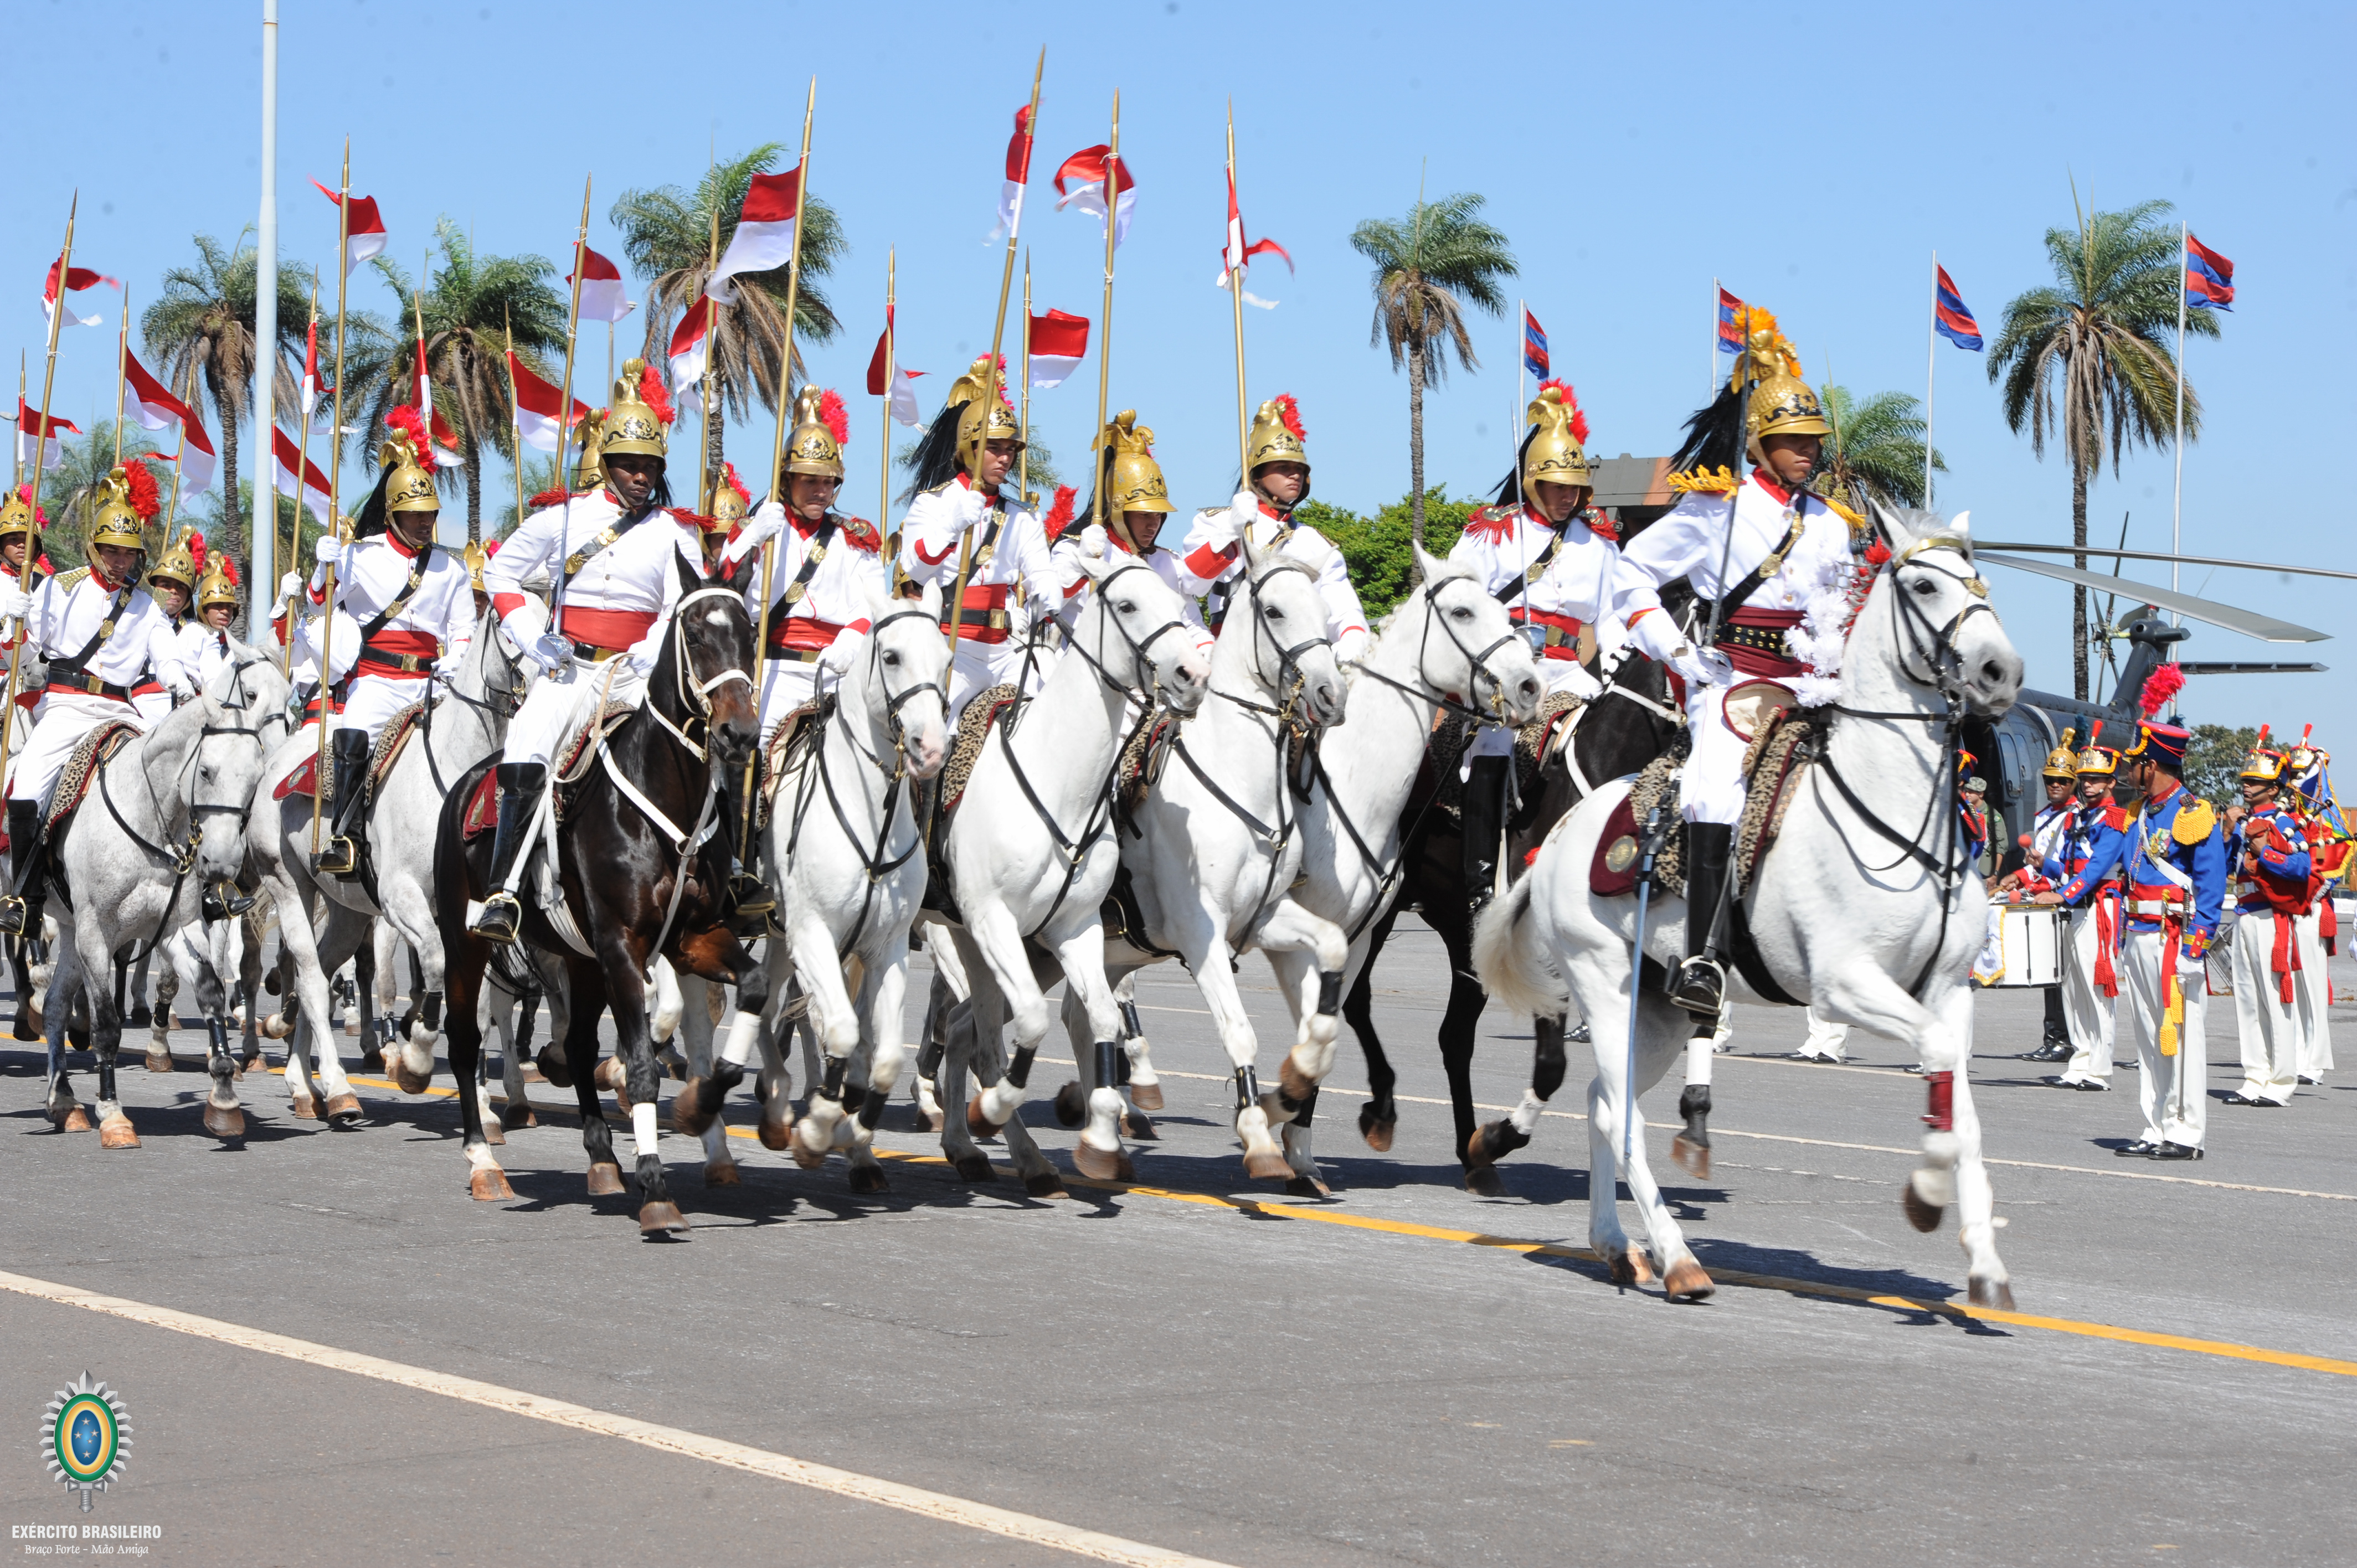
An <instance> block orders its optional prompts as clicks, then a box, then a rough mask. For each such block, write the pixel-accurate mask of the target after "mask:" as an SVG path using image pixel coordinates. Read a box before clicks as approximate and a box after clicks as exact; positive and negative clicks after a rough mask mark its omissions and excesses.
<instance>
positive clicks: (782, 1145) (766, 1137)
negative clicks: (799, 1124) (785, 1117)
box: [761, 1116, 794, 1154]
mask: <svg viewBox="0 0 2357 1568" xmlns="http://www.w3.org/2000/svg"><path fill="white" fill-rule="evenodd" d="M793 1146H794V1124H793V1123H792V1122H772V1121H770V1119H769V1118H768V1117H767V1116H764V1117H762V1118H761V1147H763V1148H765V1149H770V1150H774V1151H776V1152H777V1153H780V1154H783V1153H784V1152H785V1151H786V1150H788V1149H791V1148H792V1147H793Z"/></svg>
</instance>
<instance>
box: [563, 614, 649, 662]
mask: <svg viewBox="0 0 2357 1568" xmlns="http://www.w3.org/2000/svg"><path fill="white" fill-rule="evenodd" d="M654 624H655V613H654V611H652V610H599V609H591V608H590V607H587V605H578V606H576V605H567V606H565V623H564V632H565V636H566V637H568V638H570V639H573V640H574V641H575V642H578V643H583V644H586V645H587V646H588V647H591V648H610V649H613V650H616V651H618V652H619V651H620V650H625V649H630V648H634V647H636V646H637V645H638V643H639V640H640V639H641V638H643V637H645V636H646V635H647V633H648V632H649V631H651V630H652V629H653V628H654Z"/></svg>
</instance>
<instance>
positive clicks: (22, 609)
mask: <svg viewBox="0 0 2357 1568" xmlns="http://www.w3.org/2000/svg"><path fill="white" fill-rule="evenodd" d="M32 607H33V596H32V595H30V594H28V593H27V592H25V590H24V589H22V588H20V587H18V586H16V584H14V583H10V582H6V581H5V580H0V620H22V619H24V618H25V614H26V612H27V610H30V609H31V608H32Z"/></svg>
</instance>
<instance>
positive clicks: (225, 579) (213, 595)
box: [197, 551, 238, 615]
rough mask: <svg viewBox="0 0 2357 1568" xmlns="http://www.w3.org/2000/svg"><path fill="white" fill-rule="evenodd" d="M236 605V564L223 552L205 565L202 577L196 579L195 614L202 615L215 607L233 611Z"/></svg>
mask: <svg viewBox="0 0 2357 1568" xmlns="http://www.w3.org/2000/svg"><path fill="white" fill-rule="evenodd" d="M237 604H238V597H237V563H236V562H235V561H234V560H232V559H231V557H230V555H229V553H228V552H226V551H223V552H221V553H217V554H215V555H214V556H213V558H212V560H211V561H210V562H208V563H207V564H206V565H205V570H204V575H202V576H200V577H199V578H198V579H197V613H198V614H199V615H202V614H204V612H205V611H207V610H209V609H210V608H212V607H214V606H215V605H227V606H229V607H230V608H231V609H235V608H236V607H237Z"/></svg>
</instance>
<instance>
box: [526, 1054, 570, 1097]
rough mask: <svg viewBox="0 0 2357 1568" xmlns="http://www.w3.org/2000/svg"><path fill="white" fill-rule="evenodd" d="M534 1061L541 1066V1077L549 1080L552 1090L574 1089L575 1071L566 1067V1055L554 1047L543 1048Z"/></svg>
mask: <svg viewBox="0 0 2357 1568" xmlns="http://www.w3.org/2000/svg"><path fill="white" fill-rule="evenodd" d="M533 1062H534V1063H536V1064H537V1065H538V1066H539V1068H540V1076H541V1077H542V1078H543V1079H546V1080H547V1082H548V1086H549V1087H550V1088H551V1089H570V1088H572V1087H573V1069H571V1068H570V1067H568V1066H566V1065H565V1053H564V1052H563V1051H560V1050H558V1049H557V1048H556V1047H554V1046H543V1047H540V1054H539V1055H538V1056H536V1057H534V1058H533Z"/></svg>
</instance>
